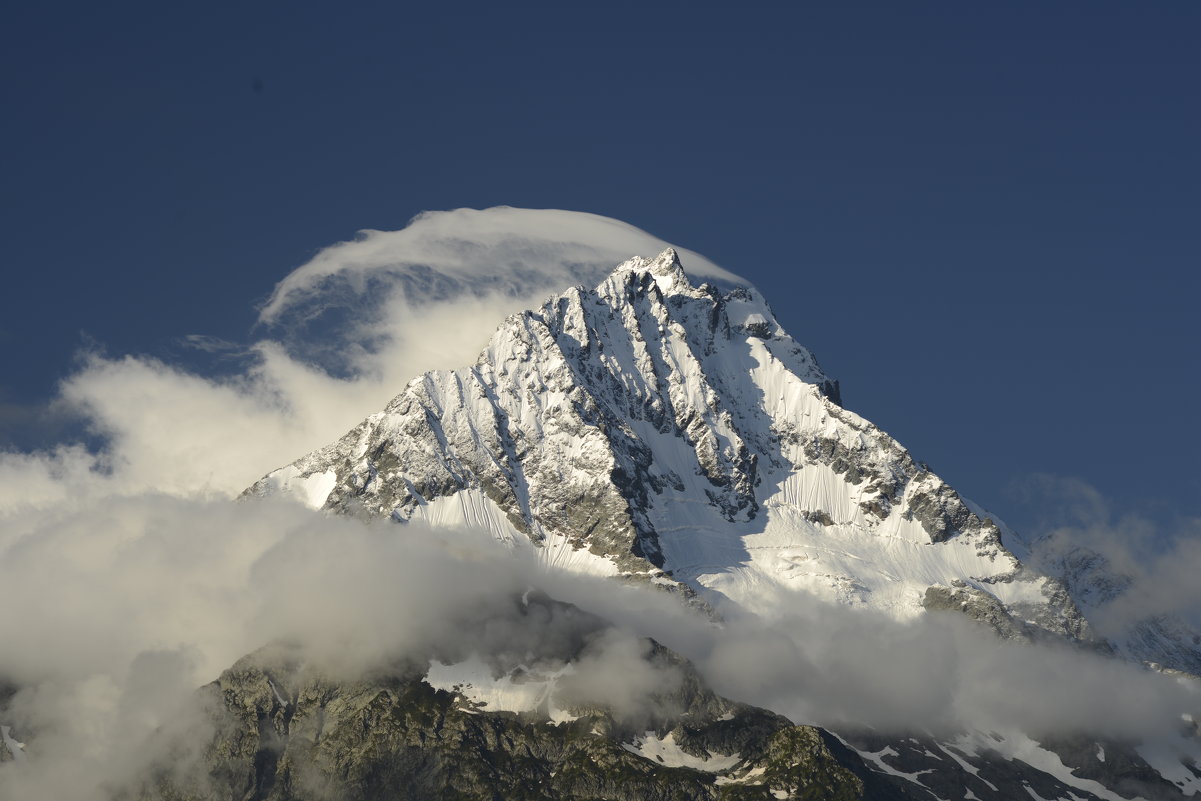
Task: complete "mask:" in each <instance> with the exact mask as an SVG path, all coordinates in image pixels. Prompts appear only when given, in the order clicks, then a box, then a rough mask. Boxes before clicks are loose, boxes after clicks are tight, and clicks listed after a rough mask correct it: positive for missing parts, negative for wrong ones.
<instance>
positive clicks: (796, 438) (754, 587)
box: [249, 249, 1087, 636]
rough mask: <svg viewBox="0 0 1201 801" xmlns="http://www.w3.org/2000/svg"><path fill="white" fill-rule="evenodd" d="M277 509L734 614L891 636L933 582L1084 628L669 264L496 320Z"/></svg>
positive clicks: (794, 362) (752, 307) (996, 543)
mask: <svg viewBox="0 0 1201 801" xmlns="http://www.w3.org/2000/svg"><path fill="white" fill-rule="evenodd" d="M281 491H282V492H287V493H290V494H293V495H295V496H296V497H298V498H300V499H302V500H304V501H306V502H307V503H309V504H310V505H312V506H314V507H321V508H325V509H329V510H336V511H341V512H346V513H351V514H357V515H365V516H369V517H391V518H392V519H393V520H396V521H398V522H405V521H410V520H424V521H427V522H430V523H433V524H436V525H451V524H462V523H469V524H473V525H483V526H486V527H488V528H489V529H490V530H491V531H493V533H494V535H495V536H496V537H497V538H499V539H503V540H506V541H508V542H511V543H513V544H514V545H515V546H516V547H534V548H535V549H537V552H538V553H539V555H540V556H541V557H542V558H544V559H546V560H547V561H549V562H553V563H556V564H560V565H563V566H565V567H568V568H570V569H575V570H582V571H588V572H594V573H602V574H621V575H626V576H631V577H640V578H643V579H649V580H651V581H655V582H657V583H662V584H666V585H675V584H676V583H677V582H679V583H682V584H683V585H685V586H687V587H689V588H691V589H693V590H695V591H697V592H700V593H701V594H702V595H704V596H706V597H707V598H709V599H710V600H713V601H732V602H734V603H736V604H739V605H741V606H743V607H746V608H748V609H755V608H756V607H757V606H760V605H763V604H766V603H768V600H767V596H768V594H767V593H766V592H765V588H768V589H770V588H779V587H782V588H787V589H797V590H806V591H810V592H813V593H816V594H817V595H819V596H821V597H823V598H826V599H828V600H833V601H836V602H840V603H845V604H850V605H862V606H868V607H872V608H876V609H880V610H883V611H887V612H889V613H890V614H893V615H895V616H897V617H907V616H911V615H913V614H917V613H919V612H920V611H921V610H922V608H923V606H924V605H925V604H927V596H928V595H929V591H930V589H931V588H932V587H933V588H936V589H935V592H934V595H933V596H931V597H932V598H933V599H934V603H935V605H936V606H946V605H948V604H951V603H954V604H959V605H960V606H966V605H967V604H966V601H963V603H960V601H961V600H962V599H960V598H959V596H961V595H962V594H963V593H967V594H969V595H974V596H987V597H988V598H991V599H993V600H994V601H995V602H996V604H997V606H998V608H999V609H1000V610H1001V613H1002V614H1004V615H1006V616H1017V617H1018V618H1020V620H1022V621H1033V622H1032V623H1031V625H1034V626H1035V627H1036V628H1039V629H1041V630H1045V631H1050V632H1054V633H1056V634H1066V635H1068V636H1081V632H1082V631H1084V629H1086V628H1087V627H1086V624H1084V623H1083V620H1082V619H1081V618H1080V617H1079V614H1078V613H1077V612H1076V611H1075V609H1074V607H1073V606H1072V604H1071V601H1070V599H1067V598H1066V594H1064V593H1063V592H1062V587H1060V586H1058V585H1057V584H1056V583H1055V582H1053V581H1051V580H1049V579H1047V578H1046V577H1044V576H1041V575H1038V574H1035V573H1033V572H1032V571H1029V570H1023V569H1022V566H1021V564H1020V563H1019V562H1018V560H1017V559H1016V558H1015V557H1014V556H1013V554H1012V553H1010V552H1009V551H1008V550H1007V549H1006V547H1005V546H1004V544H1003V543H1002V534H1001V530H1000V529H999V528H998V526H997V525H996V524H994V523H993V522H992V521H991V520H988V519H987V518H986V517H983V516H982V515H981V514H978V513H977V512H976V511H974V510H973V508H972V507H970V506H969V505H968V504H967V503H966V502H964V500H963V499H961V498H960V497H959V496H958V494H957V493H955V491H954V490H953V489H951V488H950V487H949V486H947V485H946V484H945V483H944V482H942V481H941V480H940V479H939V478H938V477H937V476H935V475H933V474H932V473H930V472H929V470H928V469H926V468H925V466H923V465H921V464H919V463H918V462H916V461H915V460H913V459H912V458H911V457H910V455H909V454H908V452H907V451H905V449H904V448H903V447H901V446H900V445H899V444H898V443H897V442H896V441H895V440H893V439H892V438H891V437H889V436H888V435H887V434H885V433H884V432H882V431H880V430H879V429H878V428H876V427H875V426H873V425H872V424H871V423H869V422H867V421H866V420H863V419H862V418H860V417H858V416H857V415H855V414H853V413H852V412H849V411H847V410H845V409H843V408H842V407H841V406H840V405H839V388H838V384H837V382H835V381H833V380H832V379H831V378H830V377H828V376H827V375H826V374H825V373H824V372H823V371H822V369H821V368H820V366H819V365H818V363H817V361H816V359H815V358H814V357H813V355H812V354H811V353H810V352H809V351H808V350H807V349H806V348H804V347H803V346H801V345H800V344H798V343H797V342H796V341H795V340H794V339H793V338H792V337H791V336H789V335H788V333H787V332H786V331H784V329H783V328H782V327H781V326H780V324H779V322H778V321H777V320H776V318H775V315H774V314H773V313H772V311H771V309H770V307H769V306H768V304H767V303H766V301H765V300H764V299H763V297H762V296H761V295H760V294H759V293H758V292H757V291H756V290H754V289H753V288H750V287H742V288H735V289H733V290H731V291H728V292H722V291H720V290H718V289H717V288H716V287H714V286H713V285H711V284H700V285H699V286H696V285H694V284H693V283H692V282H691V281H690V280H689V278H688V276H687V274H686V273H685V271H684V267H683V265H682V264H681V263H680V259H679V257H678V255H677V254H676V253H675V251H674V250H671V249H668V250H666V251H664V252H663V253H661V254H659V255H658V256H657V257H655V258H654V259H644V258H639V257H635V258H633V259H630V260H628V261H626V262H624V263H622V264H620V265H618V266H617V268H616V269H615V270H614V271H613V272H612V273H611V274H610V275H609V276H608V277H607V278H605V280H603V281H602V282H601V283H600V284H599V285H597V286H596V287H594V288H591V289H589V288H585V287H580V286H577V287H573V288H571V289H568V290H567V291H565V292H564V293H562V294H560V295H558V296H556V297H553V298H550V299H549V300H547V301H546V302H545V303H544V304H543V305H542V306H541V307H540V308H538V309H535V310H530V311H526V312H522V313H520V314H517V315H514V316H512V317H510V318H508V319H507V320H506V321H505V322H504V323H503V324H502V325H501V326H500V327H499V328H498V330H497V331H496V333H495V334H494V335H493V337H492V338H491V340H490V341H489V342H488V344H487V346H486V347H485V348H484V349H483V351H482V352H481V354H480V356H479V358H478V360H477V361H476V363H475V364H474V365H473V366H471V367H467V368H462V369H458V370H451V371H434V372H430V373H426V374H425V375H423V376H420V377H418V378H416V379H414V380H413V381H412V382H410V383H409V385H408V386H407V387H405V389H404V391H403V392H401V393H400V394H399V395H398V396H397V397H396V398H395V399H393V400H392V401H391V402H390V403H389V404H388V405H387V407H386V408H385V409H384V410H383V411H382V412H380V413H378V414H375V415H372V416H371V417H369V418H367V419H366V420H365V421H363V423H361V424H360V425H359V426H357V427H355V428H354V429H353V430H351V431H350V432H349V433H348V434H347V435H345V436H344V437H343V438H342V439H341V440H339V441H338V442H336V443H333V444H331V445H330V446H327V447H326V448H322V449H321V450H318V451H315V452H314V453H311V454H309V455H308V456H305V457H303V458H302V459H300V460H298V461H297V462H295V463H293V464H292V465H289V466H287V467H285V468H283V469H281V470H277V471H275V472H273V473H271V474H269V475H268V476H266V477H265V478H264V479H262V480H260V481H259V482H257V483H256V484H255V485H254V486H253V487H252V488H251V489H250V490H249V492H250V493H252V494H269V493H275V492H281ZM940 593H941V594H940ZM1019 628H1020V627H1019Z"/></svg>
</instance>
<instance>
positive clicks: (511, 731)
mask: <svg viewBox="0 0 1201 801" xmlns="http://www.w3.org/2000/svg"><path fill="white" fill-rule="evenodd" d="M530 603H531V604H532V605H535V606H537V605H546V604H554V602H553V601H550V600H549V599H535V600H533V601H531V602H530ZM581 620H582V621H583V622H584V623H585V630H587V626H591V625H592V624H593V623H594V622H595V621H594V620H587V619H586V618H581ZM591 633H592V634H595V633H596V630H593V631H592V632H591ZM585 639H587V638H585ZM644 644H645V654H644V657H643V658H644V659H645V660H646V663H647V665H648V667H649V668H652V669H654V670H657V671H661V672H663V673H664V674H669V675H670V676H671V677H672V680H671V681H670V682H666V683H665V685H664V687H663V688H662V689H660V690H657V691H655V692H653V693H651V694H649V695H647V696H646V697H645V698H643V699H642V701H641V703H640V704H639V706H638V708H637V709H634V710H628V709H627V710H625V711H623V712H621V713H620V714H619V713H617V712H615V711H614V710H613V709H611V708H608V707H606V706H605V705H603V704H597V703H593V702H590V701H589V700H587V698H586V697H584V696H582V695H580V694H579V693H578V692H575V693H567V694H566V695H565V696H564V699H565V700H561V701H560V702H557V703H558V705H559V709H558V711H557V712H556V713H555V714H554V717H555V720H552V719H551V715H550V714H549V710H550V708H551V707H550V703H549V702H548V701H543V702H542V703H541V704H540V705H536V706H535V707H533V708H531V709H528V710H522V711H492V710H490V709H488V708H485V707H484V706H482V705H481V704H480V703H479V702H477V701H474V700H472V697H471V695H470V691H469V690H466V689H465V690H464V691H460V690H459V688H453V689H451V690H445V689H435V688H434V687H433V686H431V684H430V682H429V680H427V679H426V678H425V676H426V671H427V669H428V667H427V666H428V663H426V665H424V666H423V665H420V664H417V663H415V662H413V663H408V664H404V665H396V666H393V667H392V668H390V669H388V670H385V671H382V672H378V673H376V674H375V675H373V676H371V677H370V678H358V679H353V680H335V679H333V678H331V677H329V676H328V675H323V673H322V672H321V671H319V670H317V669H315V668H314V667H313V666H311V665H306V664H305V663H304V661H303V658H302V656H301V653H300V652H299V651H298V650H297V649H295V648H289V647H287V646H282V645H275V646H271V647H268V648H264V649H262V650H260V651H258V652H256V653H254V654H252V655H250V656H247V657H245V658H244V659H242V660H240V661H239V662H238V663H237V664H236V665H234V666H233V667H232V668H230V669H229V670H227V671H226V672H225V673H223V674H222V675H221V677H220V678H219V679H218V680H217V681H216V682H214V683H213V684H211V685H208V686H206V687H204V688H203V689H202V690H201V691H200V692H201V695H202V697H203V700H204V703H205V706H206V709H207V710H208V714H209V717H210V718H211V720H212V722H213V725H214V731H215V733H214V735H213V736H212V739H211V741H210V742H209V743H208V744H207V745H206V746H205V748H204V756H203V760H202V765H201V767H200V768H199V769H198V770H193V771H191V772H190V774H189V773H183V772H181V771H180V770H178V769H177V768H178V766H164V767H163V768H162V769H161V770H160V771H159V772H158V773H157V775H155V776H153V777H150V778H149V779H148V780H147V782H146V783H145V785H144V786H143V787H141V788H140V790H138V791H137V792H136V793H132V794H131V797H136V798H138V799H141V800H142V801H151V799H156V800H158V801H166V800H167V799H171V800H172V801H184V800H185V799H186V800H187V801H217V800H218V799H220V800H221V801H226V800H227V799H228V800H231V801H232V799H248V800H251V799H252V800H254V801H301V800H302V799H303V800H304V801H308V800H309V799H313V800H314V801H317V800H321V801H328V800H330V799H338V801H360V800H361V801H368V799H384V798H387V799H414V800H416V799H422V800H423V801H424V800H425V799H463V800H464V801H466V800H467V799H488V800H489V801H491V800H492V799H546V800H547V801H551V800H552V799H555V800H558V799H562V800H563V801H567V800H568V799H581V800H582V799H613V800H614V801H646V799H651V801H656V800H657V799H664V801H666V800H667V799H680V800H683V799H698V800H699V799H764V800H765V801H766V799H777V798H805V799H848V800H850V799H880V800H881V801H885V800H891V799H895V800H896V801H900V800H901V799H905V798H908V797H909V796H908V795H907V794H906V793H905V792H904V791H903V790H901V789H899V788H898V787H895V786H893V785H891V784H890V783H888V782H887V781H884V780H882V779H881V778H879V777H878V776H875V775H874V774H873V773H872V772H871V771H869V770H868V769H866V767H865V766H864V764H863V761H862V760H861V759H860V758H859V757H858V756H856V755H855V754H854V753H853V752H852V751H851V750H849V749H848V748H846V747H845V746H844V745H842V744H841V743H840V742H839V741H838V740H837V739H835V738H834V737H832V736H831V735H830V734H828V733H826V732H824V731H822V730H820V729H816V728H813V727H809V726H793V725H792V724H791V723H790V722H789V721H788V720H786V719H784V718H782V717H780V716H778V715H775V714H773V713H771V712H767V711H765V710H762V709H757V708H755V707H750V706H746V705H743V704H738V703H735V702H732V701H729V700H727V699H725V698H722V697H721V696H718V695H716V694H714V693H713V692H712V691H710V690H709V689H708V688H707V687H706V686H705V684H704V682H703V681H702V680H701V679H700V677H699V676H698V675H697V673H696V672H695V671H694V670H693V669H692V667H691V666H690V665H689V664H688V663H687V662H686V661H685V660H683V659H682V658H681V657H679V656H678V655H676V654H675V653H673V652H671V651H669V650H668V649H666V648H663V647H662V646H660V645H658V644H656V643H654V642H653V641H649V640H648V641H645V643H644ZM554 649H555V650H559V651H560V652H561V646H560V645H559V644H556V645H555V646H554ZM544 655H545V654H544ZM569 661H570V660H569ZM493 668H494V671H495V672H496V673H497V674H505V673H506V668H507V665H506V664H504V663H503V660H501V661H497V660H493ZM509 673H513V671H509ZM530 675H531V672H529V671H526V672H524V673H522V674H521V676H522V678H523V679H526V680H536V679H531V678H530ZM460 686H461V685H460ZM564 707H565V708H564Z"/></svg>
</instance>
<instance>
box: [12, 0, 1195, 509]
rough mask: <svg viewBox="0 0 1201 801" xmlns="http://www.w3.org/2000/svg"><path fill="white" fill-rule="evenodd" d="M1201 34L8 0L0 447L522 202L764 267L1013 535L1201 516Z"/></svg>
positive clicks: (922, 455) (857, 395)
mask: <svg viewBox="0 0 1201 801" xmlns="http://www.w3.org/2000/svg"><path fill="white" fill-rule="evenodd" d="M1198 42H1201V5H1198V4H1196V3H1187V2H1162V3H1160V2H1148V3H1108V2H1088V3H1085V2H1057V3H1046V2H1015V3H958V2H943V3H922V2H917V3H893V2H888V3H883V2H881V3H843V2H838V3H834V2H830V3H822V4H818V3H783V2H780V3H763V4H756V3H739V4H735V3H722V4H716V3H711V4H710V3H630V4H625V3H604V4H583V3H561V2H560V3H538V4H532V3H509V4H504V3H438V4H432V3H430V4H411V3H381V4H346V3H338V4H335V3H329V4H317V3H302V2H290V3H267V2H252V3H238V4H180V3H153V4H151V3H145V4H134V3H118V4H115V5H97V4H83V3H60V4H33V3H26V4H21V5H19V6H17V5H11V4H10V7H9V8H8V9H7V10H6V13H5V24H4V25H3V26H0V63H2V67H0V91H2V96H0V103H2V106H0V107H2V108H3V110H4V113H3V120H4V121H3V125H2V126H0V145H2V147H3V152H4V155H5V167H4V178H3V181H0V193H2V195H0V196H2V197H3V204H4V206H3V215H2V216H0V227H2V232H3V242H4V253H3V291H0V444H5V443H7V444H8V445H9V446H18V447H31V446H34V445H38V444H44V442H45V441H46V440H49V439H53V437H54V436H55V432H54V431H53V429H52V428H47V427H45V426H40V427H39V426H38V425H35V420H36V416H34V415H33V411H34V410H36V409H37V407H38V406H39V405H40V404H43V403H45V402H47V401H48V400H49V399H50V398H51V397H52V396H53V394H54V392H55V386H56V382H57V381H59V380H60V379H62V378H63V377H65V376H66V375H68V374H69V373H70V371H71V370H72V369H73V367H72V365H73V356H74V354H75V353H76V352H77V351H78V350H79V349H80V348H81V346H83V345H85V344H87V343H92V342H95V343H100V344H101V345H102V346H104V347H105V348H106V349H107V351H108V352H109V353H110V354H113V355H119V354H123V353H126V352H133V353H147V354H151V355H155V356H159V357H161V358H165V359H168V360H171V361H173V362H178V363H183V364H187V363H188V360H189V359H190V358H192V355H191V354H190V352H189V351H187V350H186V349H183V348H181V347H180V346H179V344H178V343H179V340H180V338H181V337H183V336H185V335H188V334H206V335H211V336H216V337H221V338H223V339H227V340H233V341H247V340H248V339H249V338H251V336H252V331H251V329H252V327H253V325H254V321H255V316H256V310H255V304H256V303H258V302H261V301H262V300H263V299H264V298H265V297H266V295H267V294H268V293H269V292H270V290H271V288H272V286H273V285H274V284H275V282H276V281H278V280H279V279H280V278H282V277H283V276H284V275H285V274H287V273H288V272H289V271H290V270H291V269H293V268H294V267H296V266H298V265H299V264H301V263H303V262H305V261H306V260H308V259H309V258H310V257H311V256H312V255H313V254H314V252H316V251H317V250H318V249H319V248H321V247H323V246H326V245H329V244H331V243H334V242H337V241H339V240H344V239H347V238H350V237H352V236H353V235H354V233H355V231H356V230H358V229H361V228H377V229H396V228H400V227H402V226H403V225H404V224H405V223H406V222H407V221H408V219H409V218H410V217H412V216H413V215H414V214H416V213H418V212H420V211H422V210H426V209H448V208H456V207H462V206H467V207H477V208H478V207H487V206H493V205H497V204H508V205H513V206H523V207H534V208H563V209H575V210H581V211H590V212H595V213H598V214H603V215H607V216H611V217H616V218H619V219H622V220H625V221H627V222H630V223H632V224H633V225H636V226H638V227H640V228H644V229H646V230H648V231H650V232H651V233H653V234H656V235H658V236H660V237H662V238H664V239H667V240H669V241H672V242H675V243H678V244H680V245H683V246H686V247H688V248H691V249H693V250H696V251H698V252H700V253H703V254H705V255H706V256H708V257H709V258H711V259H712V260H713V261H715V262H717V263H718V264H721V265H723V266H725V267H727V268H729V269H731V270H733V271H734V272H737V273H739V274H741V275H744V276H746V277H747V278H749V279H750V280H751V281H753V282H754V283H755V284H756V285H757V286H759V288H760V289H762V290H763V292H764V294H765V295H766V296H767V297H768V298H769V300H770V301H771V302H772V304H773V306H774V307H775V309H776V311H777V313H778V315H779V317H780V319H781V322H782V323H783V324H784V325H785V326H786V327H787V328H788V329H789V330H790V332H791V333H793V335H794V336H796V337H797V338H798V339H799V340H801V341H802V342H804V343H806V344H807V345H809V346H810V347H811V348H812V349H813V350H814V351H815V353H816V354H817V355H818V357H819V359H821V361H822V364H823V366H824V367H825V368H826V370H827V371H828V372H830V373H831V374H832V375H835V376H837V377H838V378H840V379H841V381H842V388H843V398H844V401H845V404H846V405H847V406H848V407H849V408H851V409H853V410H855V411H858V412H860V413H862V414H863V415H864V416H866V417H868V418H869V419H871V420H873V421H875V422H877V423H878V424H880V425H881V426H882V427H884V428H885V429H886V430H888V431H890V432H891V433H893V434H894V435H896V436H898V437H899V438H900V439H901V441H902V442H904V443H905V444H906V445H907V446H908V447H909V448H910V449H911V450H912V451H913V452H914V454H915V455H916V456H917V457H918V458H919V459H923V460H925V461H927V462H929V463H930V464H931V465H932V466H933V467H934V468H935V469H936V470H938V471H939V472H940V473H941V474H942V475H943V476H944V477H946V478H947V479H948V480H950V481H951V483H952V484H954V485H956V486H957V487H960V488H961V489H963V490H964V491H965V492H966V493H968V494H969V495H971V496H973V497H975V498H977V499H979V500H981V501H982V502H985V503H986V504H988V505H990V506H992V507H994V508H996V509H998V510H1001V511H1002V512H1003V513H1009V514H1011V515H1012V516H1013V517H1015V518H1016V519H1017V520H1018V521H1020V522H1028V520H1023V514H1025V513H1023V512H1022V511H1021V508H1020V507H1021V502H1020V501H1019V500H1017V499H1016V498H1015V496H1014V495H1013V492H1012V487H1013V485H1014V483H1015V482H1019V481H1021V480H1022V479H1023V477H1025V476H1028V475H1029V474H1031V473H1036V472H1047V473H1053V474H1057V475H1064V476H1073V477H1078V478H1080V479H1083V480H1084V481H1087V482H1088V483H1090V484H1092V485H1093V486H1095V487H1097V488H1098V489H1099V490H1100V492H1101V493H1102V494H1103V495H1104V496H1106V497H1108V498H1111V499H1113V500H1114V501H1115V503H1117V504H1118V506H1119V507H1121V508H1128V509H1135V510H1140V511H1143V512H1149V513H1151V514H1155V515H1158V516H1161V517H1171V516H1173V515H1182V514H1188V515H1197V514H1201V501H1199V498H1201V459H1198V456H1197V452H1198V450H1199V448H1198V446H1199V445H1201V422H1199V418H1198V414H1197V407H1198V397H1199V396H1201V373H1199V371H1198V359H1197V355H1196V352H1197V346H1198V343H1201V314H1199V313H1198V310H1197V303H1198V290H1199V289H1201V278H1199V277H1198V268H1199V267H1201V46H1199V45H1198ZM646 255H653V254H646ZM198 369H199V368H198ZM398 389H399V387H398ZM267 467H271V465H268V466H267Z"/></svg>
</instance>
